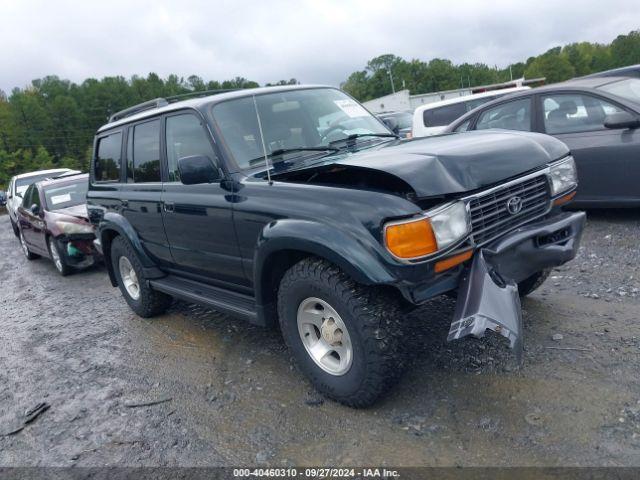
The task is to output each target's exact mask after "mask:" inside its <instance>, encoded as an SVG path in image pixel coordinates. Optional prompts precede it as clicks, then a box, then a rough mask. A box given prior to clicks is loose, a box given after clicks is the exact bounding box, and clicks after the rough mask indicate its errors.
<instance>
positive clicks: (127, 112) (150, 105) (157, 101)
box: [109, 88, 240, 123]
mask: <svg viewBox="0 0 640 480" xmlns="http://www.w3.org/2000/svg"><path fill="white" fill-rule="evenodd" d="M236 90H240V89H239V88H219V89H216V90H200V91H198V92H187V93H181V94H178V95H172V96H171V97H166V98H162V97H158V98H154V99H153V100H148V101H146V102H142V103H139V104H138V105H134V106H133V107H129V108H125V109H124V110H120V111H119V112H116V113H114V114H113V115H111V116H110V117H109V123H111V122H115V121H116V120H122V119H123V118H127V117H130V116H131V115H135V114H136V113H140V112H144V111H146V110H152V109H154V108H160V107H164V106H165V105H169V104H170V103H174V102H179V101H181V100H186V99H187V98H194V97H204V96H207V95H215V94H216V93H225V92H235V91H236Z"/></svg>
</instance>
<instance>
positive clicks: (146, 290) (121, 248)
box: [111, 236, 172, 318]
mask: <svg viewBox="0 0 640 480" xmlns="http://www.w3.org/2000/svg"><path fill="white" fill-rule="evenodd" d="M111 266H112V268H113V271H114V272H115V274H116V279H117V280H118V286H119V287H120V291H121V292H122V296H123V297H124V299H125V300H126V301H127V303H128V304H129V306H130V307H131V310H133V311H134V312H136V313H137V314H138V315H140V316H141V317H143V318H149V317H154V316H156V315H160V314H162V313H164V312H165V311H166V310H167V308H169V306H170V305H171V301H172V298H171V297H170V296H169V295H165V294H164V293H162V292H158V291H156V290H153V289H152V288H151V287H150V286H149V282H147V281H146V279H145V277H144V270H143V269H142V264H141V263H140V260H138V256H137V255H136V254H135V252H134V251H133V248H131V246H130V245H129V242H127V240H125V239H124V238H123V237H120V236H118V237H116V238H115V239H114V240H113V242H112V243H111Z"/></svg>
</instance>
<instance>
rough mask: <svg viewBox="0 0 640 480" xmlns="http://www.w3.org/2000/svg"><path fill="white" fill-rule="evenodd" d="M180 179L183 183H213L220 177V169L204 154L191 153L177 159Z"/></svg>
mask: <svg viewBox="0 0 640 480" xmlns="http://www.w3.org/2000/svg"><path fill="white" fill-rule="evenodd" d="M178 173H180V181H181V182H182V183H184V184H185V185H196V184H198V183H214V182H217V181H219V180H220V179H221V175H220V170H218V168H217V167H215V166H214V165H213V162H212V161H211V159H210V158H209V157H207V156H205V155H193V156H191V157H183V158H181V159H180V160H178Z"/></svg>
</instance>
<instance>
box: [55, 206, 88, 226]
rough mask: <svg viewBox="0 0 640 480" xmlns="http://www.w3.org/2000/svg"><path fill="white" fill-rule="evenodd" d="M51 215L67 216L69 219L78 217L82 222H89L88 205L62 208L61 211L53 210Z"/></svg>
mask: <svg viewBox="0 0 640 480" xmlns="http://www.w3.org/2000/svg"><path fill="white" fill-rule="evenodd" d="M51 213H54V214H56V215H67V216H69V217H76V218H80V219H82V220H86V221H87V222H88V221H89V214H88V212H87V205H86V204H84V203H83V204H81V205H73V206H72V207H67V208H61V209H59V210H53V211H52V212H51Z"/></svg>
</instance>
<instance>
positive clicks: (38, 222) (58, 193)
mask: <svg viewBox="0 0 640 480" xmlns="http://www.w3.org/2000/svg"><path fill="white" fill-rule="evenodd" d="M88 181H89V176H88V175H87V174H79V175H71V176H62V177H58V178H55V179H47V180H43V181H40V182H37V183H34V184H32V185H30V186H29V188H28V189H27V190H26V191H25V193H24V197H23V201H22V205H21V206H20V207H19V208H18V212H17V217H18V228H19V233H20V235H19V236H20V243H21V244H22V250H23V252H24V254H25V256H26V257H27V258H28V259H29V260H34V259H36V258H38V257H40V256H43V257H48V258H50V259H51V260H52V261H53V264H54V265H55V267H56V270H58V272H59V273H60V274H61V275H63V276H64V275H68V274H69V273H71V272H73V271H74V270H76V269H81V268H85V267H89V266H91V265H93V264H94V263H95V262H96V261H97V260H98V253H97V251H96V250H95V247H94V245H93V241H94V240H95V233H94V228H93V226H92V225H91V223H90V222H89V218H88V216H87V205H86V203H87V187H88Z"/></svg>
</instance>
